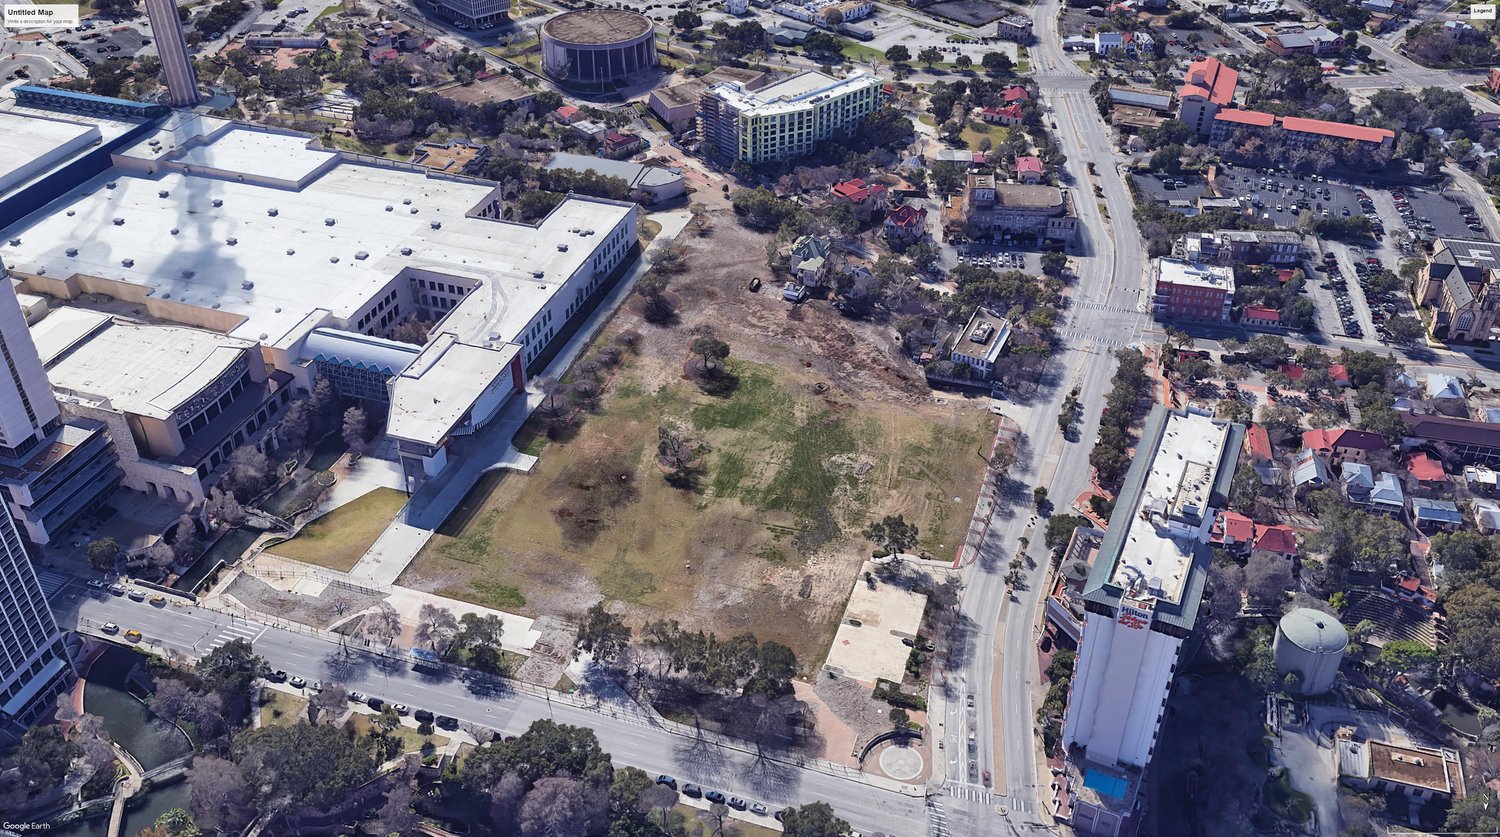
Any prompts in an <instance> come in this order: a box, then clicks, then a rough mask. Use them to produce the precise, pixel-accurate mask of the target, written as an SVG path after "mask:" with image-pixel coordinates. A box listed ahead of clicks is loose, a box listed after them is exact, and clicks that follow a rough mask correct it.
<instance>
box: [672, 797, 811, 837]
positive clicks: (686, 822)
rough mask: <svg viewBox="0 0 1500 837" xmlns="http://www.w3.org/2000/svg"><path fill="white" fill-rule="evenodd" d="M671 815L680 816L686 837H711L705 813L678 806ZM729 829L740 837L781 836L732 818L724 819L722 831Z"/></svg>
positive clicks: (767, 829) (777, 832) (771, 830)
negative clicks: (732, 829)
mask: <svg viewBox="0 0 1500 837" xmlns="http://www.w3.org/2000/svg"><path fill="white" fill-rule="evenodd" d="M731 813H733V812H731ZM672 814H678V815H681V817H682V820H683V826H684V831H683V833H684V834H687V835H688V837H713V834H714V825H713V820H712V819H711V818H710V817H709V816H708V812H707V811H703V810H701V809H698V808H693V807H690V806H688V805H682V804H678V805H677V807H675V808H673V809H672ZM656 816H658V817H659V816H661V815H660V814H657V815H656ZM668 816H669V817H670V816H671V814H669V815H668ZM670 821H671V820H668V822H670ZM657 822H660V820H657ZM731 827H733V828H734V830H735V832H736V833H738V834H739V835H740V837H780V834H781V832H780V831H777V830H775V829H772V828H766V827H765V826H762V825H755V824H753V823H748V822H745V821H744V820H737V819H735V818H734V817H732V816H730V817H725V818H724V830H725V831H726V832H727V831H729V829H730V828H731Z"/></svg>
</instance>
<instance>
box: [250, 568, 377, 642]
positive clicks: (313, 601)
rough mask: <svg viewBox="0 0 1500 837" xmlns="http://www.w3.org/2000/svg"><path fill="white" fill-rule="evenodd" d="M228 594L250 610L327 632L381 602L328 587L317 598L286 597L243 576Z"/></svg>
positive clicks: (361, 594)
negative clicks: (325, 629)
mask: <svg viewBox="0 0 1500 837" xmlns="http://www.w3.org/2000/svg"><path fill="white" fill-rule="evenodd" d="M225 592H227V593H228V594H229V595H231V596H233V597H234V598H235V599H237V600H239V602H240V603H241V604H243V605H245V607H248V608H250V609H251V610H255V611H259V612H261V613H270V614H274V615H276V616H280V617H282V618H284V619H290V620H293V621H296V622H301V623H302V624H304V625H314V626H316V627H319V628H326V627H328V626H329V625H331V624H333V623H334V622H337V621H339V620H340V619H342V618H344V617H345V616H348V615H350V614H353V613H358V612H360V611H362V610H364V609H366V608H370V607H374V606H375V605H377V604H379V603H380V601H381V598H380V597H379V596H372V595H367V594H364V593H356V592H354V591H352V590H346V589H343V588H336V587H325V588H324V589H323V592H322V594H321V595H318V596H304V595H301V594H300V593H285V592H282V591H280V590H277V589H276V588H274V587H272V586H270V585H269V584H266V583H265V582H264V581H261V580H260V579H258V578H255V577H254V576H250V575H246V574H244V573H241V574H240V575H239V576H237V577H236V578H235V579H234V581H232V582H230V583H229V588H228V589H227V590H226V591H225Z"/></svg>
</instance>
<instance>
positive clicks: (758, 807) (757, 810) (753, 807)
mask: <svg viewBox="0 0 1500 837" xmlns="http://www.w3.org/2000/svg"><path fill="white" fill-rule="evenodd" d="M750 813H752V814H758V815H759V816H762V817H764V816H765V815H766V814H768V813H770V809H769V808H767V807H766V806H765V805H764V804H762V803H759V802H752V803H750Z"/></svg>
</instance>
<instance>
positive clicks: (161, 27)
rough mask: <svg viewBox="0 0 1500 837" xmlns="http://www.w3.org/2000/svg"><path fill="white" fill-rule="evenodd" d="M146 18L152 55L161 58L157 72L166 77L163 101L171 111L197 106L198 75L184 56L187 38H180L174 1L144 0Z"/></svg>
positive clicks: (179, 21) (186, 56)
mask: <svg viewBox="0 0 1500 837" xmlns="http://www.w3.org/2000/svg"><path fill="white" fill-rule="evenodd" d="M146 16H147V17H149V18H150V19H151V31H152V32H154V33H156V52H157V54H158V55H159V56H161V71H162V74H163V75H165V76H166V77H167V101H168V104H170V105H171V106H172V107H174V108H190V107H193V106H194V105H196V104H198V74H197V73H196V72H194V70H193V59H192V56H191V55H189V54H188V48H187V38H185V37H183V35H182V20H181V19H180V18H178V16H177V2H176V0H146Z"/></svg>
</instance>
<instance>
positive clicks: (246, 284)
mask: <svg viewBox="0 0 1500 837" xmlns="http://www.w3.org/2000/svg"><path fill="white" fill-rule="evenodd" d="M253 287H255V283H254V282H251V281H250V280H249V279H246V280H245V281H243V282H241V283H240V290H242V291H248V290H250V289H251V288H253Z"/></svg>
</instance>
